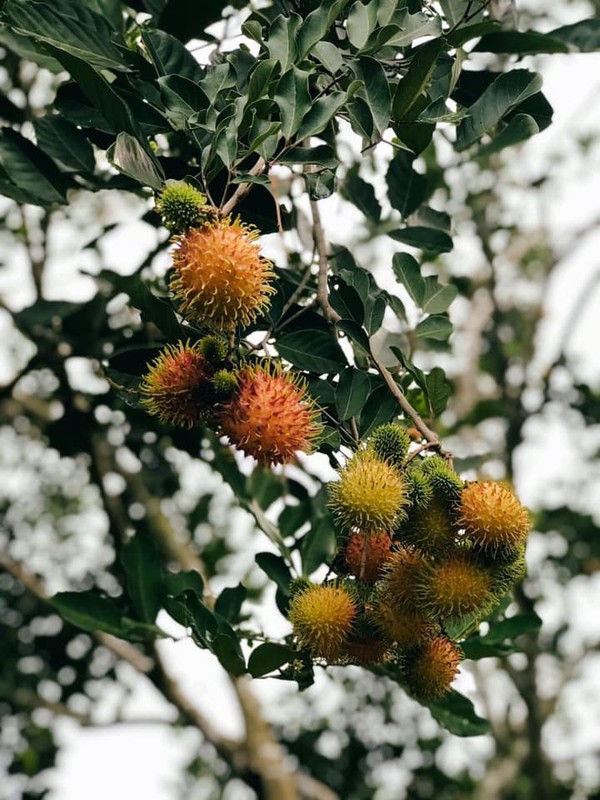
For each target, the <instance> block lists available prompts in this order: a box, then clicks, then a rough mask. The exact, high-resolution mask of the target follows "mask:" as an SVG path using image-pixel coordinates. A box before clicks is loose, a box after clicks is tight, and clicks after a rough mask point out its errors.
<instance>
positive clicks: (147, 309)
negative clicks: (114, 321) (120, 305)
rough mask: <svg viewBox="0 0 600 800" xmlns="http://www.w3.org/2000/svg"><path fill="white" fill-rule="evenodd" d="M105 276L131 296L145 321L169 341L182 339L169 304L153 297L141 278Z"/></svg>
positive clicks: (114, 274)
mask: <svg viewBox="0 0 600 800" xmlns="http://www.w3.org/2000/svg"><path fill="white" fill-rule="evenodd" d="M103 275H106V276H107V277H109V278H110V280H111V281H112V283H114V285H115V287H116V288H117V289H118V290H119V291H121V292H125V293H126V294H127V295H129V299H130V300H131V303H132V305H133V306H135V308H137V309H139V310H140V312H141V314H142V319H143V320H144V321H146V322H153V323H154V324H155V325H156V326H157V327H158V328H159V329H160V330H161V331H162V332H163V333H164V334H165V336H166V337H167V338H168V339H171V340H178V339H180V338H181V333H182V332H181V327H180V325H179V323H178V322H177V317H176V316H175V312H174V311H173V309H172V308H171V306H170V305H169V303H167V302H166V301H165V300H161V299H160V298H159V297H156V296H155V295H153V294H152V292H151V291H150V289H149V288H148V286H147V285H146V284H145V283H144V282H143V281H142V280H141V279H140V278H139V277H137V276H136V275H117V274H116V273H103Z"/></svg>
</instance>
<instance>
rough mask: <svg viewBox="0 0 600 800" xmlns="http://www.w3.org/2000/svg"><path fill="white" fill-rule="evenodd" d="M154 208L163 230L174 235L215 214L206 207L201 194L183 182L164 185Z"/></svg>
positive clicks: (209, 207) (211, 209) (213, 210)
mask: <svg viewBox="0 0 600 800" xmlns="http://www.w3.org/2000/svg"><path fill="white" fill-rule="evenodd" d="M155 208H156V210H157V211H158V213H159V214H160V215H161V216H162V221H163V224H164V226H165V228H168V229H169V230H170V231H171V233H175V234H178V233H184V232H185V231H187V230H189V228H193V227H195V226H197V225H201V224H202V223H203V222H205V221H206V220H207V219H210V218H211V216H214V214H215V209H214V208H212V207H211V206H208V205H207V201H206V197H205V196H204V195H203V194H202V192H200V191H198V189H195V188H194V187H193V186H190V184H189V183H185V181H171V182H170V183H168V184H166V186H165V187H164V188H163V189H161V191H160V192H159V193H158V196H157V198H156V205H155Z"/></svg>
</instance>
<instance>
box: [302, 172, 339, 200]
mask: <svg viewBox="0 0 600 800" xmlns="http://www.w3.org/2000/svg"><path fill="white" fill-rule="evenodd" d="M304 180H305V181H306V191H307V192H308V196H309V198H310V199H311V200H325V199H326V198H327V197H331V195H332V194H333V191H334V189H335V172H334V171H333V170H331V169H322V170H319V171H318V172H306V173H305V175H304Z"/></svg>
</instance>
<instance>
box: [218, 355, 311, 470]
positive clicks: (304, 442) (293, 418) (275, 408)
mask: <svg viewBox="0 0 600 800" xmlns="http://www.w3.org/2000/svg"><path fill="white" fill-rule="evenodd" d="M318 417H319V412H318V411H317V409H316V407H315V402H314V400H313V399H312V398H311V397H310V396H309V394H308V390H307V387H306V382H305V381H304V379H303V378H302V377H300V376H298V375H294V374H293V373H291V372H284V371H283V369H282V368H281V367H280V366H279V365H278V364H277V365H272V364H271V363H269V362H264V363H262V364H253V365H250V366H246V367H243V368H242V369H241V370H240V371H239V372H238V373H237V390H236V391H235V392H234V394H233V395H232V397H231V398H230V399H229V400H228V401H227V402H225V403H223V404H222V405H221V410H220V412H219V414H218V422H219V425H220V430H221V432H222V433H223V434H225V435H226V436H228V437H229V441H230V443H231V444H232V445H233V446H234V447H237V448H238V449H240V450H243V452H244V453H246V455H249V456H253V457H254V458H255V459H256V460H257V461H258V462H259V463H260V464H266V465H268V464H286V463H289V462H290V461H292V460H293V459H294V457H295V454H296V453H297V452H298V451H301V452H303V453H308V452H310V450H311V449H312V447H313V445H314V443H315V440H316V439H317V437H318V436H319V434H320V433H321V430H322V426H321V425H320V423H319V422H318Z"/></svg>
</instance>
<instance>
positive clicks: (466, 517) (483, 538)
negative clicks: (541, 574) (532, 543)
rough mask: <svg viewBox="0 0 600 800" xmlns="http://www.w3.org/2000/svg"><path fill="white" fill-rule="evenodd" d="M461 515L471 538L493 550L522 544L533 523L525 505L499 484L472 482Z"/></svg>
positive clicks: (460, 508)
mask: <svg viewBox="0 0 600 800" xmlns="http://www.w3.org/2000/svg"><path fill="white" fill-rule="evenodd" d="M458 513H459V522H460V524H461V525H462V527H463V528H464V529H465V533H466V535H467V536H468V537H469V539H470V540H471V541H472V542H473V543H474V544H475V545H477V546H479V547H481V548H483V549H486V550H491V551H493V550H501V549H503V548H515V547H518V546H519V545H521V544H522V543H523V542H524V541H525V539H526V537H527V534H528V532H529V528H530V524H531V523H530V520H529V512H528V511H527V509H526V508H525V506H523V505H522V504H521V503H520V502H519V501H518V500H517V498H516V497H515V495H514V494H513V493H512V492H511V490H510V489H509V488H508V486H506V485H504V484H502V483H496V481H481V482H480V481H473V483H470V484H469V485H468V486H467V487H466V488H465V489H463V491H462V494H461V499H460V507H459V509H458Z"/></svg>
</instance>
